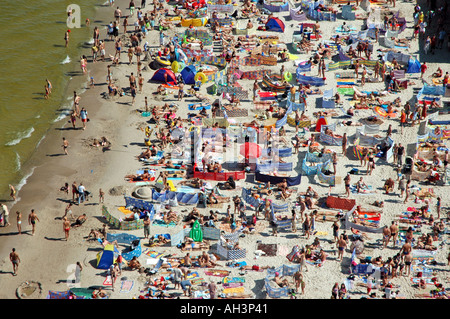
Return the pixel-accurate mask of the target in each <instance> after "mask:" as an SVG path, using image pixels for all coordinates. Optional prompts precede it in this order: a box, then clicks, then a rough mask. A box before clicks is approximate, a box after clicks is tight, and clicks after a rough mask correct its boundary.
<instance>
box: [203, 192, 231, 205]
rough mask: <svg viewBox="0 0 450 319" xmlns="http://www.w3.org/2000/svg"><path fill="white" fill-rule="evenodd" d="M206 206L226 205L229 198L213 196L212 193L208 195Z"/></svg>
mask: <svg viewBox="0 0 450 319" xmlns="http://www.w3.org/2000/svg"><path fill="white" fill-rule="evenodd" d="M207 202H208V204H221V203H228V202H230V197H222V196H218V195H216V194H214V192H211V193H209V195H208V199H207Z"/></svg>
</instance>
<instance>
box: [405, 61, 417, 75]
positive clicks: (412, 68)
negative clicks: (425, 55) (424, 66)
mask: <svg viewBox="0 0 450 319" xmlns="http://www.w3.org/2000/svg"><path fill="white" fill-rule="evenodd" d="M406 73H420V62H419V60H417V59H414V58H410V59H409V61H408V69H407V70H406Z"/></svg>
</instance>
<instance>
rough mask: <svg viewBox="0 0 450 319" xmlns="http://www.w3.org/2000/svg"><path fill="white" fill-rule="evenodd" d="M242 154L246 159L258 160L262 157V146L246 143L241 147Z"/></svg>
mask: <svg viewBox="0 0 450 319" xmlns="http://www.w3.org/2000/svg"><path fill="white" fill-rule="evenodd" d="M240 154H241V155H242V156H244V157H245V158H246V159H249V158H258V157H260V156H261V146H259V145H258V144H256V143H250V142H247V143H244V144H242V145H241V147H240Z"/></svg>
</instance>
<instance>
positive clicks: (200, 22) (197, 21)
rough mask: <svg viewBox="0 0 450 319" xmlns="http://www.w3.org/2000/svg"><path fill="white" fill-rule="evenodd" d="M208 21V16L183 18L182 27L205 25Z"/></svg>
mask: <svg viewBox="0 0 450 319" xmlns="http://www.w3.org/2000/svg"><path fill="white" fill-rule="evenodd" d="M207 22H208V19H207V18H198V19H181V26H182V27H191V26H192V27H203V26H204V25H205V24H206V23H207Z"/></svg>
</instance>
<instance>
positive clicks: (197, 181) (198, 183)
mask: <svg viewBox="0 0 450 319" xmlns="http://www.w3.org/2000/svg"><path fill="white" fill-rule="evenodd" d="M202 184H203V181H202V180H201V179H200V178H198V177H197V178H193V179H191V180H187V181H181V182H180V183H179V185H185V186H189V187H193V188H200V187H201V186H202Z"/></svg>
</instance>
